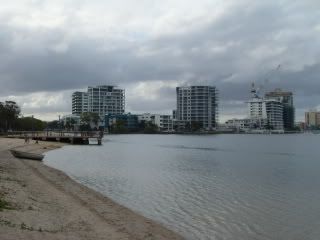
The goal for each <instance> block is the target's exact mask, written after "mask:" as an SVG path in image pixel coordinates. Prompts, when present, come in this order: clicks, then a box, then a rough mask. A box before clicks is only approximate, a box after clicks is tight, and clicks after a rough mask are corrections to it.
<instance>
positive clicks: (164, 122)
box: [138, 113, 173, 132]
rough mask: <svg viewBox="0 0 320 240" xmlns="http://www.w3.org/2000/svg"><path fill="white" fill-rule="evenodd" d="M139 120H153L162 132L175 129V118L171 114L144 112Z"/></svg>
mask: <svg viewBox="0 0 320 240" xmlns="http://www.w3.org/2000/svg"><path fill="white" fill-rule="evenodd" d="M138 121H139V122H142V121H144V122H151V123H153V124H155V125H157V126H158V128H159V131H160V132H172V131H173V120H172V116H171V115H161V114H152V113H144V114H140V115H138Z"/></svg>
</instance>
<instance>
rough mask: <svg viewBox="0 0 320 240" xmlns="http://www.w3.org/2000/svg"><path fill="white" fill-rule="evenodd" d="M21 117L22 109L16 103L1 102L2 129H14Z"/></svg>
mask: <svg viewBox="0 0 320 240" xmlns="http://www.w3.org/2000/svg"><path fill="white" fill-rule="evenodd" d="M19 115H20V107H19V106H18V104H17V103H16V102H14V101H5V102H4V103H3V102H0V129H2V130H3V131H7V130H8V129H12V128H14V124H15V121H16V119H17V118H18V117H19Z"/></svg>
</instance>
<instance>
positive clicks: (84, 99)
mask: <svg viewBox="0 0 320 240" xmlns="http://www.w3.org/2000/svg"><path fill="white" fill-rule="evenodd" d="M124 111H125V91H124V89H119V88H116V87H115V86H109V85H102V86H96V87H91V86H89V87H88V90H87V92H74V93H73V94H72V114H76V115H81V114H82V113H84V112H92V113H97V114H98V115H99V117H100V119H101V120H102V121H103V120H104V118H105V115H106V114H113V115H120V114H123V113H124Z"/></svg>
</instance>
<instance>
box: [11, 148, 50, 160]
mask: <svg viewBox="0 0 320 240" xmlns="http://www.w3.org/2000/svg"><path fill="white" fill-rule="evenodd" d="M10 152H11V154H12V155H13V156H15V157H16V158H24V159H30V160H36V161H42V159H43V158H44V155H43V154H38V153H29V152H22V151H18V150H13V149H11V150H10Z"/></svg>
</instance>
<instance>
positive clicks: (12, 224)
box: [0, 138, 183, 240]
mask: <svg viewBox="0 0 320 240" xmlns="http://www.w3.org/2000/svg"><path fill="white" fill-rule="evenodd" d="M17 146H20V147H18V149H20V150H23V151H28V152H37V153H44V152H46V151H49V150H53V149H56V148H59V147H62V146H63V144H61V143H52V142H51V143H50V142H39V144H33V143H31V144H29V145H25V144H24V141H23V140H18V139H7V138H0V200H5V201H6V202H8V203H9V206H8V207H7V208H10V209H2V210H1V207H0V239H1V240H9V239H10V240H18V239H34V240H38V239H39V240H40V239H41V240H42V239H49V240H51V239H57V240H58V239H59V240H61V239H72V240H73V239H74V240H78V239H86V240H87V239H88V240H91V239H92V240H96V239H97V240H98V239H110V240H113V239H172V240H174V239H183V238H182V237H181V236H179V235H178V234H176V233H174V232H172V231H170V230H168V229H166V228H165V227H163V226H162V225H160V224H158V223H156V222H154V221H152V220H150V219H147V218H145V217H143V216H141V215H139V214H137V213H135V212H133V211H131V210H130V209H128V208H125V207H123V206H121V205H119V204H117V203H115V202H113V201H112V200H110V199H109V198H107V197H105V196H103V195H102V194H100V193H97V192H95V191H93V190H91V189H89V188H87V187H85V186H82V185H80V184H78V183H76V182H75V181H73V180H72V179H70V178H69V177H68V176H67V175H66V174H64V173H63V172H61V171H59V170H56V169H53V168H50V167H48V166H46V165H44V164H43V163H42V162H37V161H31V160H21V159H16V158H14V157H13V156H12V155H11V153H10V152H9V151H8V149H10V148H12V147H17ZM75 157H77V156H75Z"/></svg>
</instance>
